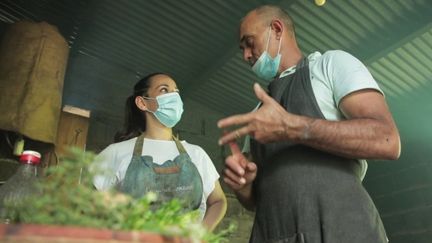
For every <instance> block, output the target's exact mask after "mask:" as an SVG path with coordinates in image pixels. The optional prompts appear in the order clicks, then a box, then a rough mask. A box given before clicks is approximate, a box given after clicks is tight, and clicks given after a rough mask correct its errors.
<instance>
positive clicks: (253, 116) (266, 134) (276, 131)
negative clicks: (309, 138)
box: [218, 83, 300, 145]
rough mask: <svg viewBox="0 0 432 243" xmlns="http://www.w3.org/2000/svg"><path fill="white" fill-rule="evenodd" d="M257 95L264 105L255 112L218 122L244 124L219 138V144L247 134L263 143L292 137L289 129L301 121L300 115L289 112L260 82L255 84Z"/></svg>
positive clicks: (220, 124) (219, 125) (230, 124)
mask: <svg viewBox="0 0 432 243" xmlns="http://www.w3.org/2000/svg"><path fill="white" fill-rule="evenodd" d="M254 91H255V95H256V97H257V98H258V99H259V100H261V101H262V106H261V107H260V108H259V109H258V110H257V111H255V112H250V113H247V114H241V115H234V116H230V117H227V118H224V119H222V120H220V121H219V122H218V127H219V128H226V127H230V126H235V125H242V127H240V128H239V129H236V130H233V131H231V132H230V133H227V134H225V135H224V136H222V137H221V138H220V139H219V145H223V144H226V143H228V142H230V141H234V140H235V139H236V138H240V137H242V136H245V135H247V134H249V135H251V136H252V137H253V138H254V139H255V140H257V141H259V142H261V143H268V142H274V141H280V140H285V139H290V137H289V136H290V135H294V134H290V132H289V131H288V130H289V129H290V128H291V127H292V126H295V125H297V124H298V123H299V122H300V121H299V118H298V116H296V115H293V114H290V113H288V112H287V111H286V110H285V109H284V108H283V107H282V106H281V105H280V104H279V103H277V102H276V101H275V100H274V99H273V98H272V97H270V96H269V95H268V94H267V93H266V92H265V91H264V90H263V89H262V88H261V86H259V84H257V83H255V84H254Z"/></svg>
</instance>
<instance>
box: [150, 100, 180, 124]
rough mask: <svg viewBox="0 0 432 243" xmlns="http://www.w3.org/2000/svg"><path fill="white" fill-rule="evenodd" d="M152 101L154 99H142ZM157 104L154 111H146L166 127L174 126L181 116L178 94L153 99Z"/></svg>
mask: <svg viewBox="0 0 432 243" xmlns="http://www.w3.org/2000/svg"><path fill="white" fill-rule="evenodd" d="M143 98H144V99H151V100H154V99H155V98H149V97H143ZM155 100H156V101H157V103H158V108H157V110H156V111H151V110H148V111H149V112H151V113H153V114H154V115H155V117H156V118H157V119H158V120H159V122H160V123H162V124H163V125H164V126H166V127H170V128H171V127H173V126H175V125H176V124H177V123H178V122H179V121H180V118H181V115H182V114H183V101H182V100H181V97H180V95H179V93H178V92H171V93H168V94H163V95H159V96H157V97H156V99H155Z"/></svg>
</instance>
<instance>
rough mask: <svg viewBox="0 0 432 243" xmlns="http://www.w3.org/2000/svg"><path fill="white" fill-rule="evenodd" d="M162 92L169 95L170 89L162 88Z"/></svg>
mask: <svg viewBox="0 0 432 243" xmlns="http://www.w3.org/2000/svg"><path fill="white" fill-rule="evenodd" d="M160 92H161V93H168V89H167V88H162V89H161V90H160Z"/></svg>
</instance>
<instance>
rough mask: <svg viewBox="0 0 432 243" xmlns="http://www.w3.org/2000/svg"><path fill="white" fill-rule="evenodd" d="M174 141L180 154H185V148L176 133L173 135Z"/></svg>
mask: <svg viewBox="0 0 432 243" xmlns="http://www.w3.org/2000/svg"><path fill="white" fill-rule="evenodd" d="M173 139H174V142H175V143H176V146H177V149H178V151H179V153H180V154H187V152H186V149H185V148H184V147H183V144H181V142H180V140H179V139H178V135H177V136H174V135H173Z"/></svg>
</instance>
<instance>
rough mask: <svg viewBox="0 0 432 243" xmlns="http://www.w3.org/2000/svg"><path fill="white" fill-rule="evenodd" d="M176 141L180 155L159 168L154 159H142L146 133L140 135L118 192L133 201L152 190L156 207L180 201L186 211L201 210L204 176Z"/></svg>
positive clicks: (174, 138)
mask: <svg viewBox="0 0 432 243" xmlns="http://www.w3.org/2000/svg"><path fill="white" fill-rule="evenodd" d="M173 140H174V142H175V144H176V147H177V149H178V151H179V155H178V156H177V157H175V158H174V160H168V161H165V162H164V163H163V164H161V165H159V164H156V163H153V158H152V157H151V156H148V155H144V156H141V154H142V149H143V143H144V134H142V135H141V136H139V137H138V138H137V140H136V142H135V147H134V151H133V156H132V160H131V162H130V164H129V166H128V168H127V170H126V174H125V177H124V180H123V181H122V183H121V184H120V186H119V190H120V191H122V192H124V193H127V194H129V195H131V196H132V197H134V198H140V197H142V196H144V195H145V194H146V193H147V192H150V191H151V192H155V193H157V195H158V197H157V198H158V199H157V201H156V203H155V204H156V205H159V204H160V203H163V202H167V201H170V200H171V199H173V198H177V199H179V200H180V201H181V202H182V203H183V204H184V207H185V209H187V210H195V209H198V208H199V206H200V204H201V199H202V195H203V183H202V179H201V175H200V174H199V172H198V169H197V168H196V166H195V165H194V164H193V163H192V160H191V158H190V157H189V155H188V154H187V152H186V150H185V149H184V147H183V145H182V144H181V143H180V141H179V140H178V138H176V137H173Z"/></svg>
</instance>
